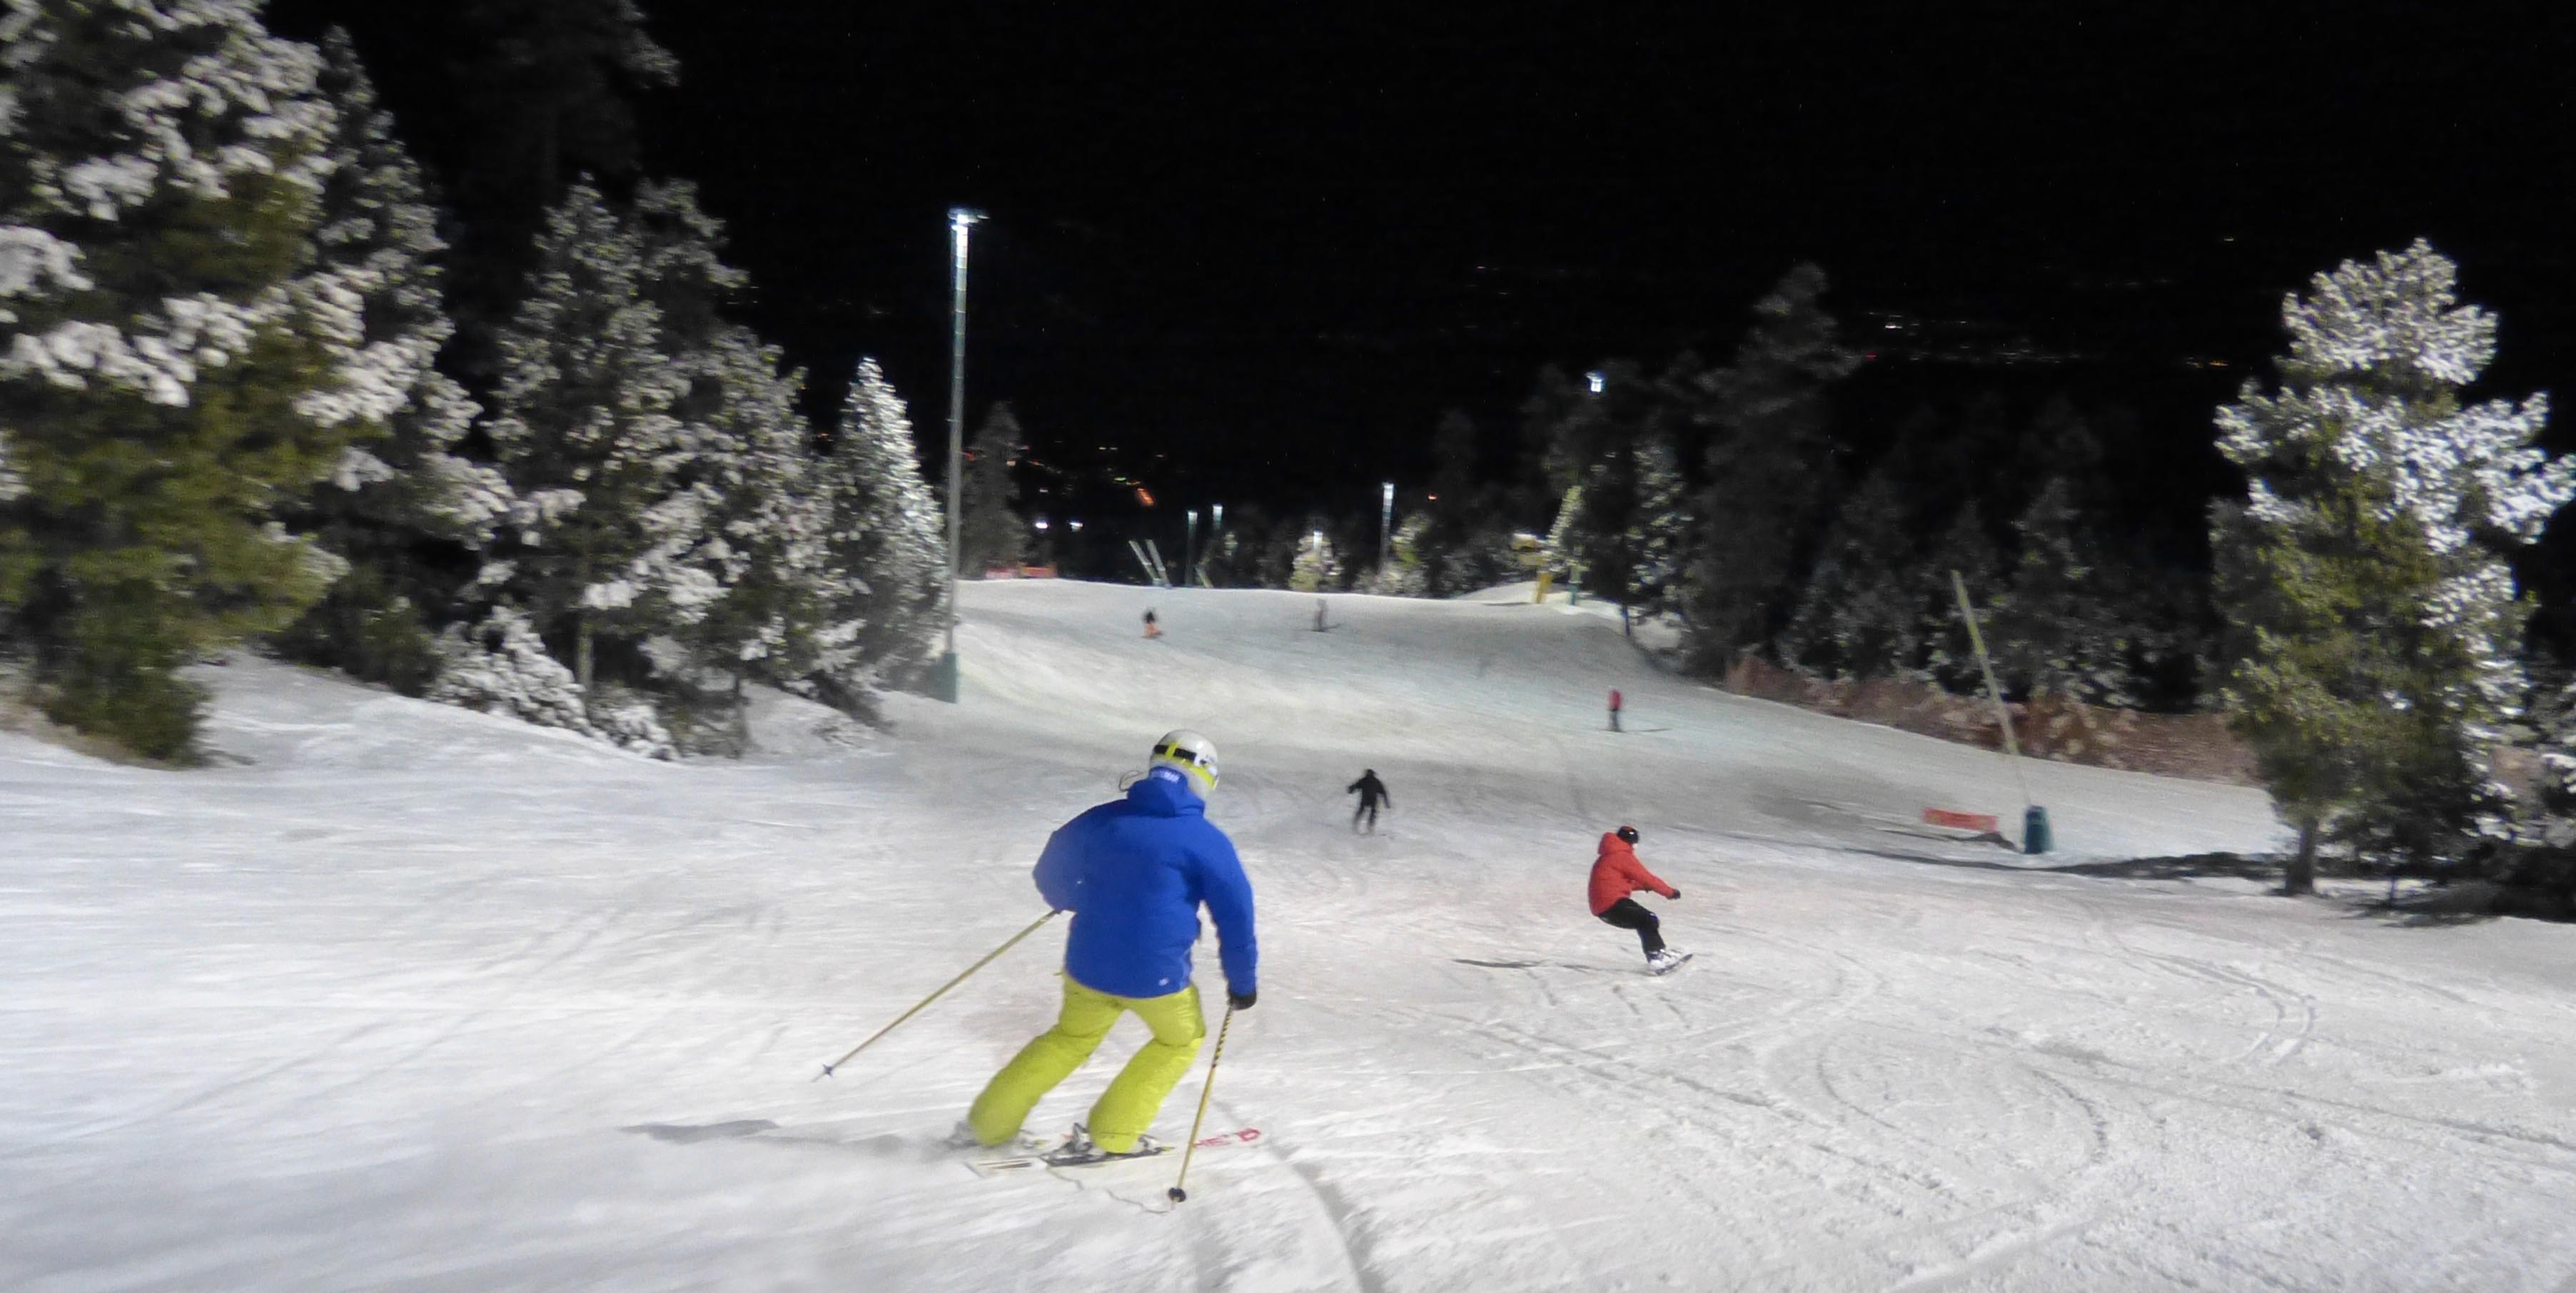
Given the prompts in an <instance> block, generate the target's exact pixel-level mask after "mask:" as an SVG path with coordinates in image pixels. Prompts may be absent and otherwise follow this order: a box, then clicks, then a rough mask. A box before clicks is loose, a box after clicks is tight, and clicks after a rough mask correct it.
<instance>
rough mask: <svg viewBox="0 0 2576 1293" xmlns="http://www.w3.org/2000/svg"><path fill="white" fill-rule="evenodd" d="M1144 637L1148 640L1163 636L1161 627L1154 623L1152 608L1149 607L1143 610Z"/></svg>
mask: <svg viewBox="0 0 2576 1293" xmlns="http://www.w3.org/2000/svg"><path fill="white" fill-rule="evenodd" d="M1145 636H1147V637H1149V638H1158V637H1161V636H1163V626H1162V625H1160V624H1157V623H1155V622H1154V608H1153V607H1151V606H1148V607H1146V608H1145Z"/></svg>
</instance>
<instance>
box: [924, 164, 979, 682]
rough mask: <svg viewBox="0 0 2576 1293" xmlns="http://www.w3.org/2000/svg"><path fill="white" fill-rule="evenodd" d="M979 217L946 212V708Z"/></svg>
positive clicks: (942, 661) (952, 670)
mask: <svg viewBox="0 0 2576 1293" xmlns="http://www.w3.org/2000/svg"><path fill="white" fill-rule="evenodd" d="M983 218H984V213H983V212H981V211H970V210H968V209H966V208H965V207H950V208H948V232H949V254H948V262H949V267H950V277H951V285H950V289H949V304H948V647H947V650H945V651H943V652H941V653H940V656H939V667H938V669H937V670H936V671H935V672H933V673H932V675H931V691H932V692H933V694H935V695H937V696H938V698H939V699H941V700H944V701H947V702H948V703H949V704H952V705H954V704H956V703H957V696H958V677H957V675H958V664H957V530H958V514H959V513H958V509H959V506H960V495H959V494H958V463H959V462H960V461H961V460H963V459H964V458H965V456H966V233H967V231H968V230H969V229H972V228H974V227H975V222H976V221H978V220H981V219H983Z"/></svg>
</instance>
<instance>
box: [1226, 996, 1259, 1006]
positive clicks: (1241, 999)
mask: <svg viewBox="0 0 2576 1293" xmlns="http://www.w3.org/2000/svg"><path fill="white" fill-rule="evenodd" d="M1260 997H1261V994H1260V993H1259V992H1228V993H1226V994H1225V1008H1226V1009H1228V1010H1250V1009H1252V1003H1253V1002H1255V1001H1257V1000H1259V999H1260Z"/></svg>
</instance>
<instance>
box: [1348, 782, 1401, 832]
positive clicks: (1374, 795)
mask: <svg viewBox="0 0 2576 1293" xmlns="http://www.w3.org/2000/svg"><path fill="white" fill-rule="evenodd" d="M1342 793H1343V794H1346V795H1358V796H1359V797H1360V806H1359V807H1357V808H1354V809H1352V810H1351V829H1352V830H1354V831H1356V830H1358V829H1359V828H1360V818H1361V817H1362V816H1363V815H1365V816H1366V817H1367V818H1368V833H1369V834H1371V835H1375V834H1377V809H1378V805H1380V804H1384V805H1386V806H1387V807H1389V808H1393V807H1395V797H1394V796H1392V795H1389V794H1388V793H1386V783H1385V782H1383V781H1380V780H1378V779H1377V769H1375V768H1363V769H1361V770H1360V779H1359V780H1357V781H1354V782H1352V783H1351V784H1350V786H1349V787H1348V788H1347V789H1345V790H1343V791H1342Z"/></svg>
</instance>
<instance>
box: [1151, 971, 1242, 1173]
mask: <svg viewBox="0 0 2576 1293" xmlns="http://www.w3.org/2000/svg"><path fill="white" fill-rule="evenodd" d="M1233 1028H1234V1007H1233V1006H1231V1005H1228V1006H1227V1007H1226V1008H1225V1019H1224V1021H1223V1022H1221V1023H1219V1024H1218V1025H1217V1026H1216V1053H1215V1054H1213V1055H1210V1056H1208V1076H1207V1085H1206V1086H1203V1087H1201V1088H1199V1115H1198V1116H1197V1117H1195V1118H1192V1119H1190V1143H1189V1145H1188V1146H1187V1147H1185V1148H1183V1149H1182V1150H1181V1174H1180V1175H1179V1176H1176V1177H1173V1178H1172V1188H1170V1189H1168V1190H1165V1191H1163V1193H1164V1194H1165V1195H1166V1196H1167V1197H1169V1198H1170V1199H1171V1201H1172V1202H1174V1203H1186V1202H1188V1201H1189V1197H1190V1192H1189V1191H1187V1190H1184V1189H1182V1188H1181V1183H1182V1182H1183V1181H1187V1180H1188V1179H1190V1155H1192V1154H1195V1153H1197V1152H1199V1127H1200V1126H1201V1125H1202V1124H1204V1123H1205V1122H1207V1106H1208V1097H1209V1096H1212V1095H1215V1094H1216V1066H1217V1065H1219V1064H1222V1063H1224V1062H1225V1035H1226V1033H1228V1032H1229V1031H1231V1030H1232V1029H1233Z"/></svg>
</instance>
